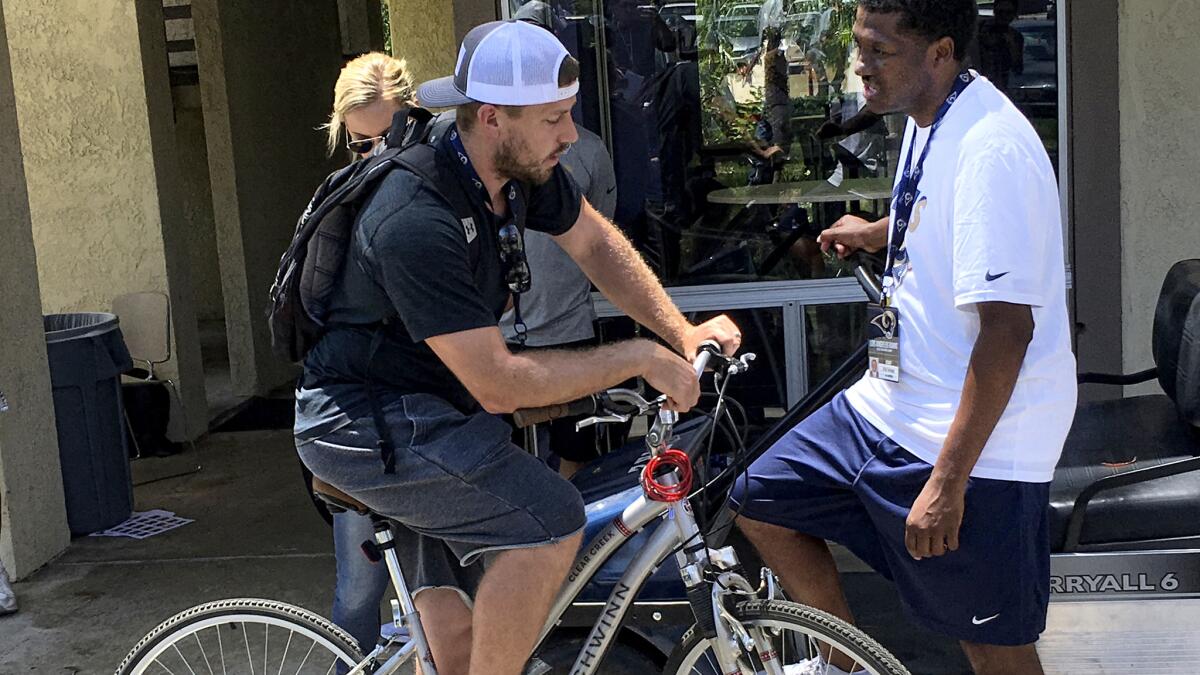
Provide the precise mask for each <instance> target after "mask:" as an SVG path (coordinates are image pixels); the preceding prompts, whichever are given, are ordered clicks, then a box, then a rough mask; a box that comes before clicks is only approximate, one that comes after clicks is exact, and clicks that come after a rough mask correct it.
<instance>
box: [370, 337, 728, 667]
mask: <svg viewBox="0 0 1200 675" xmlns="http://www.w3.org/2000/svg"><path fill="white" fill-rule="evenodd" d="M707 362H708V358H707V356H701V357H700V358H698V359H697V360H696V362H695V364H694V366H695V368H696V376H697V377H699V375H700V373H701V372H703V371H704V368H705V364H706V363H707ZM659 421H660V422H666V423H667V424H673V423H674V421H675V414H674V413H670V412H663V413H660V417H659ZM658 428H659V427H658V425H656V426H655V429H658ZM654 433H655V431H654V430H652V432H651V435H650V436H648V439H653V441H655V442H657V441H663V440H664V439H662V438H661V437H659V438H653V437H654ZM652 452H655V454H657V452H656V451H654V450H652ZM666 482H668V483H670V482H671V481H670V480H667V481H666ZM639 492H642V494H638V495H637V496H636V497H634V496H633V495H634V494H637V493H639ZM625 498H632V501H631V502H630V503H629V505H628V506H626V507H625V509H624V510H623V511H622V512H621V514H620V515H619V516H617V517H616V518H613V520H612V522H610V523H609V524H608V525H607V526H606V527H605V528H604V529H603V530H601V531H600V533H599V534H597V535H596V536H595V537H594V538H593V539H592V540H591V541H590V542H589V543H588V546H587V548H585V549H584V550H582V551H581V552H580V553H579V555H578V556H577V557H576V559H575V565H574V566H573V567H572V568H571V572H570V574H568V575H567V581H566V583H565V584H564V585H563V587H562V589H561V590H559V592H558V595H557V597H556V598H555V601H554V605H553V606H552V607H551V609H550V615H549V618H548V619H547V620H546V623H545V625H543V626H542V630H541V633H540V634H539V636H538V644H537V647H541V644H542V642H543V641H544V640H545V639H546V637H547V636H548V635H549V634H550V632H551V631H552V630H554V627H555V626H556V625H558V623H559V622H560V621H561V620H562V617H563V615H564V614H565V613H566V611H567V609H568V608H569V607H570V606H571V603H573V602H574V601H575V599H576V598H577V597H578V596H579V594H580V592H582V591H583V589H584V587H585V586H587V584H588V583H589V582H590V581H591V580H592V578H593V577H594V576H595V575H596V573H597V572H598V571H599V570H600V568H601V567H603V566H604V563H606V562H608V559H609V558H611V557H612V555H613V553H615V552H616V551H617V550H618V549H620V548H621V547H622V546H624V545H625V543H626V542H628V541H629V540H630V539H631V538H632V537H633V536H634V535H635V534H637V533H638V532H641V531H642V529H643V528H645V527H646V525H648V524H650V522H651V521H653V520H654V519H656V518H661V517H663V516H664V515H665V516H666V521H667V522H665V523H663V524H662V525H660V526H659V527H658V529H657V530H655V531H654V534H652V535H651V536H650V540H649V541H648V542H646V545H645V546H643V547H642V549H641V550H640V551H638V553H637V555H636V556H635V557H634V559H633V561H632V562H631V563H630V564H629V567H628V568H626V570H625V573H624V574H623V575H621V578H620V579H619V580H618V581H617V583H616V585H615V586H613V590H612V593H611V594H610V595H609V597H608V601H607V602H606V603H605V605H604V609H603V611H602V612H601V613H600V618H599V620H598V621H597V622H596V624H595V625H594V626H593V627H592V630H591V633H589V634H588V637H587V639H586V640H585V641H584V644H583V648H582V649H581V650H580V653H579V656H578V657H577V658H576V660H575V665H574V666H572V667H571V675H594V674H595V672H596V669H597V668H598V667H599V665H600V662H601V661H603V660H604V656H605V654H607V653H608V650H609V648H610V647H611V646H612V643H613V639H614V638H615V637H616V635H617V629H618V628H619V627H620V626H621V623H622V622H623V621H624V619H625V616H626V614H628V613H629V609H630V608H631V607H632V606H633V603H634V600H635V599H636V598H637V596H638V593H640V592H641V590H642V585H643V584H645V583H646V580H647V579H649V578H650V576H651V575H652V574H654V572H655V570H657V569H658V567H659V565H660V564H662V562H663V561H664V560H666V558H667V556H668V555H670V554H671V552H672V551H676V556H675V557H676V562H677V563H678V565H679V570H680V574H681V575H684V574H685V572H684V571H685V569H686V568H688V567H689V566H695V565H697V564H699V563H701V562H702V561H705V560H708V559H711V558H712V557H713V556H719V555H720V552H716V551H712V550H710V549H708V548H707V545H706V543H705V542H704V537H703V534H702V533H701V532H700V527H699V525H697V524H696V518H695V516H694V515H693V514H692V508H691V504H690V503H689V502H688V500H686V499H683V500H680V501H677V502H669V503H668V502H658V501H651V500H649V499H647V498H646V495H645V494H644V492H643V490H642V487H641V486H640V485H638V486H637V487H632V488H629V489H628V490H626V491H625V492H622V493H619V494H617V495H614V496H613V497H612V499H625ZM672 525H673V526H672ZM385 534H386V541H391V531H390V530H389V531H387V532H386V533H377V534H376V539H377V540H378V542H379V543H380V544H381V545H382V544H385V543H386V541H385V538H384V537H385ZM693 543H696V544H698V546H697V547H694V549H695V550H694V551H693V553H692V556H691V557H689V556H688V555H687V554H686V553H685V550H684V549H690V548H693V547H692V546H691V545H692V544H693ZM384 554H385V558H386V560H387V563H388V572H389V573H390V574H391V577H392V584H393V585H394V586H395V588H396V594H397V596H399V605H400V608H399V609H400V610H401V611H402V612H403V614H401V613H400V611H397V610H395V609H394V610H393V612H394V613H395V614H396V620H397V622H398V623H402V624H403V625H405V626H407V627H408V628H409V631H410V635H411V637H412V641H411V642H410V643H409V644H407V645H405V646H404V647H403V648H401V649H400V650H399V651H398V652H397V653H396V654H394V655H393V656H392V657H391V658H389V659H388V660H387V662H386V663H384V664H383V665H382V666H381V667H380V668H379V669H378V670H377V671H376V672H377V673H378V675H390V674H391V673H393V672H395V670H396V669H397V668H398V667H399V666H400V664H402V663H404V661H406V660H407V659H408V657H409V654H410V653H411V652H412V651H413V650H414V649H415V650H416V652H417V654H418V656H419V658H420V659H421V662H422V671H423V672H424V673H425V675H437V670H436V668H435V667H434V665H433V659H432V657H431V656H430V652H429V643H428V641H427V640H426V638H425V632H424V630H423V629H422V627H421V622H420V617H419V616H418V614H417V610H416V607H415V606H414V605H413V601H412V596H411V595H409V591H408V587H407V585H406V584H405V582H404V575H403V573H402V572H401V570H400V566H399V564H398V562H397V559H396V553H395V551H394V550H392V549H390V548H385V551H384ZM730 554H731V555H732V551H731V550H730ZM685 581H686V578H685ZM718 590H719V589H714V592H713V598H714V601H716V600H717V595H718V593H717V591H718ZM751 590H752V589H751ZM716 606H718V607H719V606H720V605H719V603H718V604H717V605H716ZM414 619H415V620H414ZM716 619H717V620H716V624H717V639H716V641H715V646H716V650H715V651H716V652H717V660H718V661H719V662H720V664H721V666H722V668H723V669H725V672H740V669H737V670H733V671H730V670H729V668H730V667H733V668H738V666H737V663H736V659H735V657H734V656H733V654H732V652H731V650H730V649H729V648H731V647H735V646H736V643H735V642H734V640H735V637H734V636H732V635H730V634H729V633H728V630H727V629H726V628H725V627H724V623H725V622H724V621H723V620H722V619H721V617H720V616H718V617H716ZM376 651H379V650H378V649H377V650H376ZM536 651H537V649H536V648H535V650H534V652H535V653H536ZM369 661H370V658H368V659H367V660H366V661H364V662H363V663H362V664H360V665H359V667H358V668H355V669H354V670H353V671H351V672H350V674H349V675H359V673H361V672H362V671H363V669H364V668H365V666H366V665H367V663H368V662H369Z"/></svg>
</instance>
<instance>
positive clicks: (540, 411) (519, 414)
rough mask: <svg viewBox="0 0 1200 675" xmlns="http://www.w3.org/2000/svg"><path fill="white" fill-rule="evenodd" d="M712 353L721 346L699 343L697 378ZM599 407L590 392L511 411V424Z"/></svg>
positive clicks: (526, 423)
mask: <svg viewBox="0 0 1200 675" xmlns="http://www.w3.org/2000/svg"><path fill="white" fill-rule="evenodd" d="M714 354H717V355H719V354H721V346H720V345H719V344H717V343H716V342H714V341H712V340H707V341H705V342H703V343H701V345H700V348H699V349H698V350H697V352H696V360H695V361H693V362H692V367H693V368H695V370H696V377H697V379H698V378H699V377H700V375H702V374H703V373H704V369H705V368H707V367H708V362H709V360H710V359H711V358H712V357H713V355H714ZM601 408H603V405H602V404H601V395H599V394H591V395H589V396H584V397H583V398H580V399H576V400H574V401H569V402H567V403H555V404H553V405H545V406H541V407H538V408H521V409H520V410H516V411H514V412H513V424H515V425H517V428H518V429H524V428H525V427H529V426H532V425H534V424H542V423H543V422H550V421H552V420H556V419H559V418H560V417H583V416H587V415H596V414H599V413H603V412H604V411H603V410H602V409H601Z"/></svg>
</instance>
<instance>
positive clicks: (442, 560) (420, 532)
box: [296, 22, 741, 675]
mask: <svg viewBox="0 0 1200 675" xmlns="http://www.w3.org/2000/svg"><path fill="white" fill-rule="evenodd" d="M578 77H579V65H578V63H577V62H576V61H575V60H574V59H573V58H572V57H571V56H570V55H569V54H568V53H567V51H566V49H564V48H563V46H562V44H560V43H559V42H558V40H557V39H555V38H554V36H553V35H552V34H551V33H549V32H547V31H545V30H543V29H541V28H538V27H536V26H532V25H529V24H526V23H521V22H493V23H489V24H485V25H483V26H479V27H477V28H475V29H474V30H472V31H471V32H470V33H468V34H467V36H466V38H465V39H464V40H463V45H462V49H461V50H460V52H459V58H458V64H457V66H456V68H455V75H454V76H453V77H447V78H443V79H441V80H434V81H432V82H427V83H425V84H424V85H422V86H421V87H420V89H419V91H418V97H419V98H420V100H421V102H422V104H423V105H426V106H429V107H456V108H457V109H458V110H457V122H456V126H451V127H450V128H449V129H448V130H447V131H446V132H445V133H444V134H441V135H440V136H439V137H438V138H437V139H436V140H435V141H434V144H435V148H436V157H437V159H438V174H437V175H438V180H439V184H438V185H436V186H434V185H428V184H426V183H425V182H424V180H423V179H422V178H421V177H419V176H417V175H416V174H413V173H409V172H407V171H404V170H396V171H392V172H391V173H390V174H388V176H387V177H385V178H384V179H383V180H382V182H381V184H380V186H379V187H378V189H377V190H376V192H375V193H374V194H373V195H372V196H371V197H370V198H369V199H368V200H367V201H366V203H365V204H364V205H363V207H362V210H361V212H360V214H359V216H358V218H357V220H356V222H355V225H354V230H353V232H352V236H351V242H350V250H349V256H350V260H352V261H354V263H355V264H347V265H345V266H344V269H343V272H342V278H341V280H340V282H339V286H338V288H337V289H336V290H335V292H334V294H333V297H332V298H331V309H330V312H329V320H328V325H329V328H328V330H327V331H326V332H325V333H324V334H323V336H322V338H321V340H320V342H318V343H317V344H316V345H315V346H314V347H313V349H312V351H311V352H310V353H309V356H308V358H307V359H306V361H305V374H304V379H303V381H302V382H301V385H300V387H299V388H298V390H297V408H296V438H297V450H298V452H299V453H300V456H301V459H302V460H303V461H304V463H305V464H306V465H307V466H308V467H309V469H310V470H311V471H312V472H313V474H315V475H316V476H318V477H320V478H321V479H323V480H325V481H326V482H328V483H330V484H332V485H334V486H335V487H338V488H340V489H341V490H344V491H345V492H347V493H349V494H351V495H352V496H354V497H355V498H357V499H359V500H360V501H362V502H364V503H365V504H366V505H368V506H369V507H371V508H372V509H373V510H375V511H376V512H378V513H382V514H384V515H387V516H389V517H391V518H393V519H394V520H396V521H397V522H399V523H400V524H402V525H403V526H405V528H407V530H409V531H411V532H410V533H411V538H412V539H413V541H412V542H411V545H407V543H406V544H402V545H401V546H399V547H398V553H399V554H400V556H401V561H402V567H404V569H405V570H406V572H410V571H411V573H413V574H414V576H415V577H416V578H418V579H420V580H421V581H420V583H421V584H422V585H423V586H424V587H423V588H419V589H418V590H427V589H436V588H438V587H441V586H449V587H451V588H453V589H455V590H457V591H459V592H460V594H461V595H462V596H463V597H464V598H465V599H466V600H468V603H471V602H473V610H471V612H470V614H469V619H470V620H469V621H468V622H466V628H465V630H464V628H463V621H462V620H461V616H460V615H459V616H456V615H455V613H454V612H452V611H446V602H445V598H446V595H445V593H444V592H443V593H442V594H441V595H440V596H438V594H436V593H433V594H425V593H420V594H418V596H417V603H418V608H419V609H420V611H421V613H422V619H423V623H424V624H425V627H426V630H427V632H428V633H430V642H431V646H432V648H433V652H434V658H435V660H436V661H437V663H438V671H439V672H441V673H444V674H449V675H455V674H458V673H468V672H469V673H470V674H471V675H483V674H484V673H486V674H487V675H518V674H519V673H521V672H522V670H523V668H524V667H525V663H526V661H527V660H528V659H529V655H530V652H531V650H532V649H533V645H534V641H535V640H536V639H537V635H538V632H539V630H540V628H541V626H542V624H543V622H544V621H545V619H546V616H547V614H548V613H549V608H550V603H551V600H552V598H553V595H554V593H555V591H557V590H558V588H559V587H560V586H561V585H562V582H563V580H564V579H565V578H566V575H567V571H568V569H569V567H570V565H571V562H572V560H573V558H574V555H575V553H576V551H577V550H578V547H579V543H580V540H581V530H582V528H583V526H584V523H585V519H584V514H583V505H582V503H581V500H580V497H579V493H578V492H577V491H576V490H575V488H574V487H573V486H572V485H571V484H570V483H568V482H567V481H566V480H564V479H563V478H561V477H559V476H558V475H557V474H555V473H554V472H553V471H550V470H549V469H548V468H546V466H545V465H544V464H542V463H541V462H540V461H538V460H536V459H535V458H533V457H532V456H530V455H529V454H527V453H525V452H523V451H521V450H520V449H519V448H517V447H516V446H514V445H513V444H512V443H511V442H510V440H509V437H510V433H511V429H510V428H509V427H508V425H506V424H505V423H503V422H502V421H501V420H500V419H499V418H498V417H496V416H495V415H494V414H491V413H502V412H511V411H513V410H516V409H519V408H531V407H537V406H545V405H550V404H555V403H561V402H564V401H570V400H574V399H576V398H579V397H582V396H585V395H587V394H590V393H593V392H596V391H599V390H602V389H605V388H608V387H611V386H615V385H616V384H618V383H620V382H623V381H624V380H626V379H628V378H631V377H643V378H645V380H646V382H647V383H649V384H650V385H651V386H652V387H654V388H655V389H658V390H659V391H662V392H663V393H665V394H666V395H667V396H668V399H669V400H670V402H671V404H672V406H673V407H675V408H676V409H679V410H685V409H687V408H689V407H691V406H692V405H694V404H695V403H696V400H697V398H698V397H699V387H698V385H697V382H696V377H695V374H694V373H693V372H692V369H691V366H690V364H689V363H688V359H687V358H685V357H688V358H690V357H691V356H693V355H694V354H695V351H696V348H697V346H698V345H699V344H700V343H701V342H702V341H704V340H710V339H712V340H716V341H718V342H720V343H721V344H722V346H723V347H724V348H725V349H726V350H728V351H730V352H732V351H734V350H736V349H737V346H738V344H739V343H740V339H741V338H740V334H739V333H738V331H737V328H736V327H735V326H734V325H733V323H732V322H731V321H729V319H727V318H725V317H719V318H717V319H713V320H711V321H709V322H706V323H704V324H701V325H698V326H695V325H692V324H690V323H688V322H687V320H685V319H684V317H683V316H682V315H681V314H680V313H679V311H678V310H677V309H676V308H675V306H674V305H673V304H672V303H671V301H670V298H669V297H668V296H667V294H666V293H665V291H663V289H662V287H661V285H660V284H659V283H658V281H657V280H656V279H655V278H654V276H653V274H652V273H651V272H650V270H649V268H647V266H646V265H645V263H644V262H643V261H642V260H641V258H640V257H639V256H638V254H637V253H636V251H634V249H633V247H632V246H631V245H630V244H629V242H628V241H627V240H625V238H624V237H623V236H622V235H621V234H620V233H619V232H618V230H617V229H616V228H614V227H613V226H612V224H611V223H609V222H608V221H607V220H605V219H604V217H603V216H601V215H600V214H599V213H597V212H596V210H595V209H593V208H592V207H591V206H590V205H589V204H588V203H587V202H586V201H584V200H583V199H582V198H581V197H580V195H579V190H578V188H577V187H576V186H575V184H574V182H573V181H572V180H571V178H570V177H569V176H568V175H567V173H566V172H565V171H564V170H563V169H562V168H561V167H560V166H559V162H558V160H559V157H560V156H561V155H562V154H563V153H564V152H566V151H567V150H568V149H569V148H570V145H571V144H572V143H574V142H575V140H576V139H577V137H578V136H577V132H576V129H575V123H574V122H573V121H572V119H571V108H572V106H573V105H574V103H575V94H576V92H577V91H578V88H579V82H578ZM455 190H457V191H458V192H452V191H455ZM448 193H449V194H454V195H459V196H462V197H463V199H465V200H466V201H468V202H470V206H471V209H470V211H471V213H472V216H471V217H469V218H463V217H462V216H461V214H460V213H456V211H455V209H454V207H453V206H452V205H451V203H449V201H448V200H449V199H453V197H449V198H448V197H446V196H444V195H445V194H448ZM520 223H524V225H525V227H528V228H530V229H532V230H537V231H541V232H546V233H547V234H550V235H553V236H554V237H555V241H556V243H558V245H559V246H561V247H562V248H563V250H565V251H566V252H567V253H568V254H569V255H570V256H571V257H572V259H573V260H575V262H576V263H578V264H579V267H580V268H581V269H582V270H583V271H584V272H585V273H586V274H587V275H588V277H589V278H590V279H591V280H592V282H593V283H594V284H595V285H596V286H597V287H598V288H599V289H600V290H601V291H602V292H604V293H605V295H606V296H608V298H609V299H610V300H611V301H612V302H613V303H614V304H616V305H617V306H618V307H620V308H621V309H622V310H623V311H625V312H626V313H627V314H628V315H629V316H631V317H633V318H634V319H635V320H637V321H639V322H640V323H642V324H643V325H645V326H646V327H648V328H649V329H650V330H652V331H654V332H655V333H656V334H657V335H659V336H660V337H662V338H663V340H665V341H666V342H667V343H668V344H669V345H670V346H671V347H672V348H674V351H673V350H672V349H671V348H668V347H664V346H662V345H660V344H658V343H654V342H650V341H648V340H633V341H629V342H624V343H620V344H612V345H606V346H602V347H599V348H595V349H589V350H582V351H571V352H568V351H558V350H528V351H523V352H520V353H517V354H513V353H512V352H510V351H509V349H508V347H507V346H506V344H505V341H504V338H503V336H502V334H501V332H500V329H499V327H498V325H497V323H498V320H499V318H500V316H501V315H502V314H503V312H504V311H505V309H506V307H507V306H509V305H510V303H512V302H513V301H514V300H515V304H516V314H517V315H518V317H519V314H520V312H519V310H520V294H521V293H523V292H524V291H526V290H528V289H529V288H530V287H531V284H533V283H537V270H536V269H533V270H530V269H529V266H528V264H527V262H526V259H525V257H524V252H523V246H522V244H521V231H520V227H519V224H520ZM510 293H511V294H512V295H515V298H513V297H510ZM385 321H386V322H387V323H386V326H387V328H386V330H385V331H382V335H383V337H382V338H380V337H375V336H377V335H379V334H380V333H381V331H380V330H379V329H376V328H369V327H374V326H378V325H380V324H381V323H383V322H385ZM517 324H521V321H520V319H519V318H518V319H517ZM680 354H682V355H683V356H680ZM368 378H369V379H368ZM366 381H370V382H371V383H372V385H371V386H372V387H374V390H373V391H374V394H375V397H376V399H377V402H378V403H379V406H380V408H381V415H382V417H383V420H384V422H385V424H383V425H381V426H382V427H383V429H384V431H385V433H387V434H388V435H389V436H390V439H387V440H386V441H385V440H381V439H380V438H379V437H378V434H377V432H376V431H375V429H376V425H375V424H374V421H373V419H372V418H373V415H372V413H371V411H370V405H369V401H368V397H367V395H366V392H365V387H364V384H363V383H364V382H366ZM387 441H390V443H388V442H387ZM389 447H390V448H393V449H394V451H393V452H391V453H388V456H387V457H384V464H385V466H384V467H381V466H380V456H381V455H383V454H385V453H382V452H380V451H379V450H380V449H387V448H389ZM481 559H486V560H487V566H486V567H487V569H486V572H484V573H483V576H482V579H481V580H479V581H478V583H477V586H476V584H475V582H474V581H473V579H472V577H471V574H469V573H468V572H470V571H475V572H478V568H479V562H480V560H481ZM443 580H444V581H443ZM430 597H439V600H437V601H433V602H431V601H430ZM450 597H451V598H453V595H451V596H450ZM455 602H457V600H456V599H455ZM464 611H465V609H464ZM451 634H453V636H451ZM464 643H466V644H470V645H471V648H470V651H469V652H467V653H465V654H464V652H466V650H464V649H463V644H464ZM470 654H476V655H486V658H482V657H481V658H478V659H471V658H470ZM468 662H469V665H468Z"/></svg>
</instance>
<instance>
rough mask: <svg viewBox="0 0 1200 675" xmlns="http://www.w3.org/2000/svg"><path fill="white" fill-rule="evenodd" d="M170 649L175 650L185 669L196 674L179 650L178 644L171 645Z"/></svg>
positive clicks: (193, 674)
mask: <svg viewBox="0 0 1200 675" xmlns="http://www.w3.org/2000/svg"><path fill="white" fill-rule="evenodd" d="M171 649H174V650H175V653H176V654H178V655H179V660H180V661H181V662H183V665H185V666H187V669H188V670H189V671H191V673H192V675H196V671H194V670H192V666H191V664H189V663H188V660H187V659H185V658H184V657H183V652H181V651H179V645H171Z"/></svg>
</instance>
